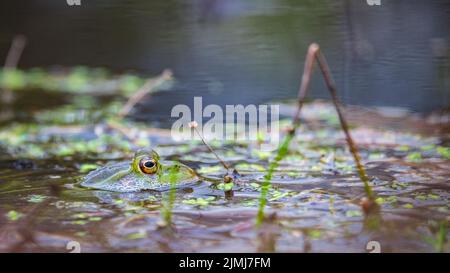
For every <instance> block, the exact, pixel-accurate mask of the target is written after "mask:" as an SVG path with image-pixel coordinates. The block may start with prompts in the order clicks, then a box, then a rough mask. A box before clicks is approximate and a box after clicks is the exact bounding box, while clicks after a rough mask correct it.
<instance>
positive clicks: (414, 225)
mask: <svg viewBox="0 0 450 273" xmlns="http://www.w3.org/2000/svg"><path fill="white" fill-rule="evenodd" d="M304 110H305V116H307V117H308V120H307V121H306V122H305V123H304V124H303V127H301V129H300V130H299V131H298V134H297V137H295V138H294V140H293V141H292V143H291V146H290V151H289V153H288V155H287V156H286V157H285V158H284V159H283V160H281V162H280V165H279V167H278V168H277V170H276V172H275V173H274V176H273V179H272V188H271V189H270V190H269V194H268V205H267V207H266V209H265V213H266V215H271V214H272V213H275V218H274V220H273V221H269V222H267V223H265V224H263V225H262V227H261V228H260V229H255V228H254V224H255V218H256V213H257V209H258V204H259V195H260V191H261V183H262V182H263V181H264V175H265V170H266V169H267V167H268V164H269V162H270V161H271V160H273V156H274V154H270V153H269V154H264V153H263V154H261V153H257V150H255V149H254V145H255V143H251V142H245V143H242V142H241V143H240V144H239V145H237V144H236V145H222V144H221V143H215V142H212V143H211V145H213V146H214V147H215V150H216V151H217V153H218V154H219V155H220V156H221V157H222V158H223V159H224V160H225V161H227V163H228V164H229V165H230V166H232V167H233V168H236V169H237V170H238V171H239V173H240V174H241V176H240V177H239V178H238V179H237V180H236V181H234V186H233V195H232V197H229V195H226V194H225V193H224V191H223V189H221V188H220V187H219V186H217V184H216V183H215V182H213V181H220V180H221V179H222V177H223V176H224V174H225V173H226V172H225V170H224V169H223V168H222V166H221V165H220V164H219V162H218V161H217V159H216V158H215V157H214V156H213V155H212V154H211V153H210V152H209V151H208V150H207V149H206V147H205V146H204V145H203V144H202V143H201V142H196V143H192V142H191V143H181V144H180V143H179V144H175V143H170V142H168V140H167V138H164V137H162V138H161V137H157V136H155V135H148V137H150V138H152V145H153V147H154V148H155V149H156V150H157V151H158V153H159V154H160V155H161V156H162V157H163V158H168V159H178V160H180V161H182V162H183V163H185V164H187V165H188V166H190V167H192V168H194V169H195V170H196V171H197V172H198V173H200V174H201V175H202V176H203V177H205V178H202V179H200V181H199V182H196V183H192V184H190V185H188V186H184V187H183V188H180V189H178V190H177V193H176V198H175V201H174V207H173V218H172V221H173V230H170V231H169V232H168V231H167V230H166V229H161V228H160V223H161V219H162V216H161V215H160V210H161V206H162V204H164V200H166V198H167V194H168V193H167V192H152V191H149V192H139V193H113V192H107V191H99V190H88V189H84V188H80V187H79V185H78V182H79V181H80V179H81V178H82V177H83V176H84V175H85V173H84V172H83V171H82V168H81V165H82V164H83V163H91V164H92V163H94V164H97V165H98V166H103V165H104V164H106V163H107V162H113V161H120V160H125V161H127V160H131V159H130V156H132V154H133V150H135V148H134V147H133V146H131V147H128V149H129V150H126V151H119V150H117V148H113V147H110V148H109V149H107V150H100V149H98V150H96V151H97V152H96V153H93V152H90V153H88V154H84V153H81V152H79V153H78V154H75V155H73V156H70V155H66V156H59V157H55V156H53V155H51V151H52V150H53V149H54V148H51V146H49V145H47V146H45V144H40V143H39V141H44V140H37V139H35V138H32V139H31V143H33V144H34V145H42V146H43V147H46V149H47V150H46V151H47V152H48V153H49V154H46V155H44V156H43V157H41V159H39V158H35V159H32V160H24V159H23V156H20V154H17V155H15V158H12V159H8V160H7V159H4V158H3V159H2V160H0V242H1V244H0V251H32V252H41V251H46V252H48V251H51V252H53V251H55V252H68V251H69V249H67V248H66V246H67V244H68V243H70V242H75V243H79V244H80V246H81V251H82V252H91V251H95V252H110V251H114V252H127V251H133V252H136V251H137V252H185V251H186V252H255V251H278V252H368V249H367V244H368V243H369V242H371V241H376V242H378V243H380V245H381V251H383V252H435V251H444V252H448V250H449V243H448V242H449V241H448V238H449V236H450V234H449V233H448V226H445V225H448V220H449V218H448V217H449V213H448V211H449V198H450V188H449V186H448V182H449V181H448V177H449V175H450V169H449V164H448V161H449V159H448V158H449V156H450V155H449V154H450V152H449V150H448V147H447V148H444V147H442V146H440V143H441V142H440V138H438V137H421V136H419V135H415V134H411V133H409V132H399V131H398V128H396V129H395V130H393V127H391V126H392V124H393V123H392V122H391V121H390V120H389V119H383V118H381V117H378V118H374V117H372V120H375V121H376V126H375V127H377V128H378V127H381V128H384V129H383V130H380V129H376V128H373V127H371V126H370V124H369V123H368V121H367V120H365V121H364V123H363V125H361V124H360V125H359V126H358V127H357V128H355V129H354V130H352V134H353V136H354V138H355V139H357V140H358V144H359V146H360V151H361V156H362V160H363V162H364V164H365V167H366V169H367V173H368V175H369V177H370V179H371V182H370V183H371V184H372V185H373V187H374V191H375V192H376V193H377V202H378V203H380V208H381V209H380V212H379V214H375V215H372V216H371V217H364V215H363V213H362V211H361V208H360V206H359V200H360V198H361V197H363V196H364V189H363V184H362V182H361V181H360V179H359V178H358V177H357V176H356V172H355V168H354V164H353V159H352V156H351V154H350V153H349V151H348V149H347V148H346V144H345V139H344V136H343V134H342V132H340V130H339V128H338V127H337V126H336V124H334V123H333V121H332V119H330V118H329V117H328V118H327V117H326V115H327V114H326V113H332V112H333V108H332V106H331V105H330V104H323V103H314V104H307V105H305V109H304ZM352 112H353V113H357V114H358V115H357V116H360V115H362V113H359V112H357V111H356V110H352ZM403 120H404V122H409V118H403ZM415 120H416V119H415ZM416 121H417V120H416ZM333 124H334V125H333ZM380 124H381V125H380ZM394 128H395V127H394ZM66 129H67V127H61V129H60V130H61V132H62V133H64V134H65V136H64V137H62V136H61V137H62V138H61V137H60V138H55V139H59V140H58V141H51V142H52V145H55V146H62V147H64V146H65V145H67V144H66V143H70V139H71V138H76V139H79V138H80V134H79V133H77V134H75V135H73V136H71V133H70V132H68V131H67V130H66ZM56 130H57V128H56V127H55V128H53V131H56ZM87 130H92V128H91V127H87ZM94 131H97V130H94ZM431 131H432V130H431ZM77 132H78V131H77ZM47 133H48V132H46V130H44V135H45V134H47ZM167 133H168V132H167ZM109 134H110V135H113V133H109ZM92 135H95V133H94V132H92V133H91V134H90V135H88V138H87V139H86V140H85V141H84V142H83V143H84V146H91V144H92V143H93V141H95V140H93V139H92ZM140 135H142V134H140ZM42 138H43V139H46V137H42ZM65 139H66V140H65ZM44 143H45V142H44ZM20 147H28V144H27V142H25V143H23V144H21V145H20ZM101 147H102V146H101ZM28 149H29V148H28ZM443 150H445V151H447V153H449V154H447V155H444V152H442V151H443ZM417 154H420V156H418V155H417ZM55 186H57V187H58V188H57V190H55ZM400 230H401V232H399V231H400ZM27 238H28V239H27ZM30 238H32V239H33V240H34V242H35V243H32V242H31V241H30ZM439 238H443V240H444V241H440V239H439ZM445 240H447V241H446V242H445ZM71 244H73V243H71Z"/></svg>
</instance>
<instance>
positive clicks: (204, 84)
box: [0, 0, 450, 120]
mask: <svg viewBox="0 0 450 273" xmlns="http://www.w3.org/2000/svg"><path fill="white" fill-rule="evenodd" d="M381 2H382V3H381V6H369V5H368V4H367V3H366V1H363V0H358V1H355V0H346V1H335V0H320V1H317V0H305V1H300V0H189V1H187V0H166V1H139V0H128V1H123V0H122V1H121V0H96V1H92V0H81V6H69V5H68V4H67V3H66V1H65V0H58V1H56V0H39V1H31V0H26V1H25V0H19V1H1V3H0V59H1V60H4V58H6V54H7V52H8V49H9V47H10V44H11V39H12V38H13V37H14V35H16V34H24V35H25V36H26V37H27V39H28V44H27V47H26V49H25V51H24V53H23V56H22V58H21V60H20V63H19V68H22V69H27V68H31V67H50V66H53V65H62V66H76V65H85V66H91V67H106V68H108V69H110V70H112V71H115V72H117V73H121V72H124V71H135V72H137V73H141V74H143V75H155V74H158V73H160V72H161V71H162V70H163V69H165V68H170V69H172V71H173V72H174V76H175V78H176V79H177V84H176V85H175V86H174V87H173V88H172V89H173V90H171V92H162V93H157V94H155V95H154V96H152V97H151V98H147V99H146V101H145V102H143V103H142V104H140V105H139V107H138V108H137V112H136V114H135V115H134V117H135V118H136V119H138V120H152V119H164V118H167V117H168V116H169V115H170V110H171V109H172V107H173V106H174V105H176V104H179V103H183V104H187V105H192V104H193V96H195V95H201V96H203V103H204V104H210V103H214V104H220V105H225V104H244V105H245V104H259V103H265V102H267V101H271V100H283V99H289V98H295V97H296V94H297V89H298V86H299V82H300V76H301V73H302V71H303V62H304V58H305V53H306V50H307V47H308V45H309V44H310V43H311V42H317V43H319V44H320V45H321V47H322V49H323V52H324V54H325V55H326V57H327V58H328V61H329V64H330V67H331V69H332V72H333V74H334V77H335V80H336V83H337V86H338V92H339V94H340V97H341V98H342V100H343V101H344V102H345V103H347V104H357V105H368V106H395V107H406V108H408V109H410V110H412V111H415V112H421V113H426V112H429V111H432V110H435V109H442V108H445V107H448V106H449V105H450V49H449V48H450V29H449V26H450V1H448V0H433V1H424V0H395V1H394V0H381ZM311 96H312V97H315V98H328V94H327V91H326V89H325V88H324V84H323V83H322V79H321V78H320V77H319V74H316V76H315V78H314V82H313V83H312V92H311Z"/></svg>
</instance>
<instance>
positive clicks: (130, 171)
mask: <svg viewBox="0 0 450 273" xmlns="http://www.w3.org/2000/svg"><path fill="white" fill-rule="evenodd" d="M171 181H174V182H175V183H176V185H177V186H180V185H186V184H188V183H192V182H195V181H198V177H197V175H196V173H195V172H194V171H193V170H192V169H191V168H189V167H188V166H186V165H184V164H182V163H180V162H176V161H163V160H160V157H159V155H158V153H156V152H155V151H154V150H152V149H149V150H139V151H137V152H136V154H135V156H134V158H133V160H132V161H131V162H129V161H128V162H117V163H113V164H107V165H105V166H104V167H101V168H99V169H96V170H94V171H92V172H90V173H89V174H88V175H87V176H86V177H85V178H84V179H83V181H82V182H81V186H83V187H87V188H93V189H100V190H107V191H115V192H137V191H144V190H157V191H162V190H167V189H169V188H170V183H171Z"/></svg>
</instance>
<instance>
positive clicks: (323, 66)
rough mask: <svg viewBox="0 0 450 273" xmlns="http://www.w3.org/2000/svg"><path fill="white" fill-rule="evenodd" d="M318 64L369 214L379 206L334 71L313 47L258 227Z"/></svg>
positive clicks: (263, 198)
mask: <svg viewBox="0 0 450 273" xmlns="http://www.w3.org/2000/svg"><path fill="white" fill-rule="evenodd" d="M314 62H317V63H318V65H319V67H320V70H321V72H322V75H323V78H324V81H325V83H326V85H327V88H328V90H329V92H330V95H331V98H332V101H333V104H334V107H335V109H336V112H337V114H338V117H339V121H340V124H341V128H342V130H343V131H344V134H345V139H346V141H347V144H348V146H349V149H350V152H351V153H352V155H353V159H354V161H355V164H356V167H357V170H358V175H359V177H360V179H361V181H362V182H363V184H364V191H365V193H366V197H367V201H366V203H365V207H366V208H367V209H366V211H369V210H372V209H373V208H374V207H375V206H377V205H376V202H374V193H373V190H372V187H371V186H370V184H369V178H368V177H367V174H366V171H365V169H364V167H363V165H362V164H361V157H360V155H359V152H358V148H357V146H356V144H355V142H354V141H353V138H352V136H351V134H350V131H349V126H348V124H347V121H346V119H345V118H344V115H343V113H342V110H341V108H340V102H339V99H338V97H337V91H336V87H335V84H334V80H333V78H332V76H331V72H330V69H329V67H328V64H327V62H326V59H325V57H324V55H323V54H322V53H321V51H320V47H319V45H318V44H315V43H313V44H311V45H310V46H309V48H308V52H307V55H306V61H305V67H304V70H303V76H302V80H301V84H300V88H299V92H298V101H297V108H296V112H295V114H294V116H293V118H292V127H291V128H290V130H289V132H288V133H287V135H286V136H285V137H284V140H283V141H282V143H281V144H280V146H279V147H278V151H277V155H276V156H275V158H274V159H273V161H272V162H271V163H270V164H269V169H268V170H267V173H266V175H265V177H264V182H263V185H262V190H261V195H260V198H259V208H258V214H257V217H256V226H260V225H261V223H262V221H263V219H264V208H265V206H266V204H267V193H268V188H269V186H270V184H271V180H272V176H273V172H274V171H275V169H276V167H277V166H278V164H279V162H280V161H281V160H282V159H283V158H284V157H285V156H286V155H287V153H288V150H289V144H290V142H291V141H292V139H293V138H294V136H295V133H296V130H297V129H298V128H299V127H300V113H301V109H302V107H303V104H304V102H305V100H306V95H307V93H308V88H309V85H310V82H311V77H312V71H313V65H314ZM363 207H364V206H363Z"/></svg>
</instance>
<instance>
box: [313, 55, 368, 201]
mask: <svg viewBox="0 0 450 273" xmlns="http://www.w3.org/2000/svg"><path fill="white" fill-rule="evenodd" d="M315 56H316V60H317V62H318V64H319V68H320V70H321V71H322V74H323V77H324V80H325V83H326V85H327V87H328V90H329V91H330V94H331V97H332V99H333V104H334V107H335V108H336V112H337V114H338V117H339V121H340V123H341V127H342V130H343V131H344V134H345V139H346V141H347V144H348V146H349V148H350V152H351V153H352V155H353V159H354V160H355V164H356V168H357V169H358V174H359V177H360V178H361V180H362V181H363V183H364V190H365V192H366V194H367V197H368V198H369V199H371V200H372V199H373V198H374V194H373V191H372V187H371V186H370V185H369V178H368V177H367V174H366V170H365V169H364V167H363V165H362V164H361V157H360V155H359V151H358V147H357V146H356V143H355V142H354V141H353V138H352V136H351V134H350V130H349V128H348V124H347V121H346V120H345V118H344V114H343V113H342V110H341V106H340V101H339V98H338V96H337V91H336V85H335V83H334V80H333V78H332V76H331V73H330V69H329V67H328V64H327V61H326V59H325V56H324V55H323V54H322V53H321V52H320V51H317V53H316V54H315Z"/></svg>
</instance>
